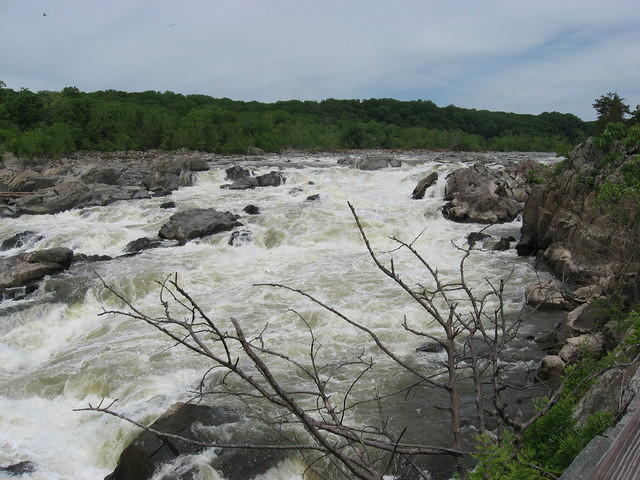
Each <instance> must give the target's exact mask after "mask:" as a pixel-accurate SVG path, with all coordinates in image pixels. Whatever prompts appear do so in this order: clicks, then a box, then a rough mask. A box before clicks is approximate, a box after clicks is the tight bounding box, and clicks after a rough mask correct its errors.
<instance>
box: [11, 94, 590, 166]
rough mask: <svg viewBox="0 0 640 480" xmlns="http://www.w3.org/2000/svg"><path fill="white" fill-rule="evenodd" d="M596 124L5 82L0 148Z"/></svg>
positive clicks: (236, 146) (521, 139) (461, 144)
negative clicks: (15, 85) (33, 89)
mask: <svg viewBox="0 0 640 480" xmlns="http://www.w3.org/2000/svg"><path fill="white" fill-rule="evenodd" d="M591 133H592V125H591V124H589V123H586V122H583V121H582V120H580V119H579V118H578V117H576V116H575V115H571V114H563V113H558V112H545V113H542V114H540V115H525V114H515V113H505V112H490V111H487V110H475V109H464V108H459V107H456V106H454V105H449V106H447V107H438V106H437V105H436V104H435V103H433V102H431V101H425V100H416V101H399V100H394V99H389V98H381V99H368V100H336V99H326V100H323V101H301V100H287V101H279V102H275V103H260V102H243V101H234V100H230V99H228V98H213V97H209V96H206V95H182V94H178V93H174V92H170V91H167V92H164V93H161V92H156V91H145V92H123V91H118V90H104V91H97V92H91V93H84V92H81V91H80V90H79V89H78V88H76V87H66V88H64V89H62V91H59V92H58V91H40V92H37V93H35V92H31V91H30V90H28V89H21V90H18V91H15V90H12V89H9V88H2V89H0V151H2V150H5V151H6V150H8V151H12V152H14V153H16V154H18V155H23V156H55V155H61V154H64V153H68V152H72V151H75V150H105V151H111V150H129V149H136V150H145V149H165V150H174V149H178V148H188V149H195V150H202V151H209V152H217V153H241V152H245V151H247V150H248V149H250V148H252V147H257V148H260V149H263V150H265V151H270V152H281V151H286V150H289V149H296V150H340V149H359V148H390V149H449V150H541V151H555V150H558V149H559V148H567V147H569V146H571V145H574V144H576V143H578V142H580V141H581V140H582V139H584V138H585V137H586V136H588V135H589V134H591Z"/></svg>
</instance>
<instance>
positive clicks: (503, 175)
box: [442, 161, 536, 224]
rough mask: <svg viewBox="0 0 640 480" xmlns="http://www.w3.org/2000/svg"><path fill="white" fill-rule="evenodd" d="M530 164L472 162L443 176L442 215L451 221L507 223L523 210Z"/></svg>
mask: <svg viewBox="0 0 640 480" xmlns="http://www.w3.org/2000/svg"><path fill="white" fill-rule="evenodd" d="M535 167H536V164H535V162H532V161H525V162H521V163H519V164H513V163H510V164H507V165H505V166H504V167H503V168H489V166H487V165H484V164H481V163H476V164H475V165H473V166H472V167H467V168H461V169H459V170H456V171H454V172H453V173H451V174H450V175H449V176H448V177H447V185H446V188H445V200H446V201H447V202H448V203H447V204H446V205H445V206H444V207H443V209H442V213H443V215H444V216H445V217H446V218H448V219H449V220H453V221H455V222H474V223H487V224H490V223H503V222H510V221H512V220H513V219H515V218H516V216H517V215H518V214H519V213H520V212H521V211H522V209H523V208H524V202H525V200H526V199H527V196H528V194H529V190H530V184H529V182H528V181H527V176H526V172H528V171H530V170H531V169H532V168H535Z"/></svg>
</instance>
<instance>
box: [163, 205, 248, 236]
mask: <svg viewBox="0 0 640 480" xmlns="http://www.w3.org/2000/svg"><path fill="white" fill-rule="evenodd" d="M238 218H239V217H238V216H237V215H234V214H232V213H230V212H219V211H218V210H216V209H214V208H194V209H191V210H185V211H182V212H178V213H175V214H173V215H172V216H171V217H170V218H169V221H168V222H167V223H165V224H164V225H163V226H162V228H161V229H160V232H159V233H158V236H159V237H160V238H164V239H167V240H178V241H179V242H181V243H184V242H186V241H187V240H191V239H193V238H197V237H204V236H205V235H211V234H213V233H218V232H224V231H227V230H233V229H234V228H235V227H239V226H242V224H241V223H240V222H238V221H237V219H238Z"/></svg>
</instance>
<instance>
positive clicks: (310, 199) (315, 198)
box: [305, 193, 320, 202]
mask: <svg viewBox="0 0 640 480" xmlns="http://www.w3.org/2000/svg"><path fill="white" fill-rule="evenodd" d="M305 201H307V202H318V201H320V194H319V193H316V194H315V195H309V196H308V197H307V198H306V199H305Z"/></svg>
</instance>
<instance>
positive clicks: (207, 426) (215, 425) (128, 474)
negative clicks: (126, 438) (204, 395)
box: [105, 403, 284, 480]
mask: <svg viewBox="0 0 640 480" xmlns="http://www.w3.org/2000/svg"><path fill="white" fill-rule="evenodd" d="M243 423H244V422H243V421H242V419H241V418H240V416H239V415H238V414H237V413H236V412H234V411H232V410H230V409H228V408H224V407H210V406H206V405H194V404H183V403H178V404H175V405H173V406H172V407H171V408H170V409H169V410H168V411H167V412H166V413H165V414H164V415H163V416H162V417H160V418H159V419H158V420H156V421H155V422H154V423H153V424H152V425H151V427H150V428H152V429H153V430H156V431H159V432H162V433H169V434H174V435H180V436H182V437H185V438H187V439H189V440H196V441H201V442H208V443H215V442H222V443H232V442H233V440H231V441H229V439H228V438H226V437H227V436H228V435H229V433H228V431H225V427H229V426H230V425H233V426H234V427H236V428H241V427H242V425H243ZM252 433H253V435H254V436H253V437H252V438H251V442H250V443H252V444H257V445H260V444H269V443H270V442H269V440H270V441H271V442H273V439H266V438H260V437H259V433H258V432H255V431H254V432H252ZM238 443H241V442H238ZM203 450H205V448H204V447H202V446H198V445H194V444H192V443H188V442H186V441H183V440H179V439H175V438H171V439H168V438H163V437H160V436H158V435H157V434H155V433H152V432H150V431H144V432H142V433H141V434H140V435H138V437H136V439H135V440H133V442H131V443H130V444H129V445H128V446H127V447H126V448H125V449H124V451H123V452H122V454H121V455H120V458H119V460H118V464H117V466H116V468H115V470H114V471H113V473H111V474H109V475H108V476H107V477H105V480H149V479H151V478H152V477H153V478H154V479H156V480H170V479H171V480H194V479H195V478H200V476H199V475H198V467H197V466H196V465H192V464H190V463H189V462H188V461H187V462H182V465H181V466H180V468H177V463H178V461H179V460H180V459H186V460H188V457H189V456H190V455H196V454H198V453H200V452H202V451H203ZM283 458H284V455H283V454H282V453H281V452H278V451H275V450H243V449H221V450H219V451H218V452H217V454H216V455H215V457H214V458H213V460H212V461H211V463H210V466H211V467H212V468H213V469H214V470H216V471H218V472H219V474H221V475H222V477H223V478H225V479H227V480H248V479H251V478H254V477H255V476H257V475H260V474H262V473H264V472H265V471H267V470H268V469H269V468H271V467H274V466H275V465H276V464H277V463H278V462H279V461H280V460H282V459H283ZM172 465H176V467H173V468H172ZM160 468H162V471H163V472H164V474H162V475H160V476H157V475H158V474H157V472H158V470H159V469H160ZM154 473H155V474H156V476H154Z"/></svg>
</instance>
